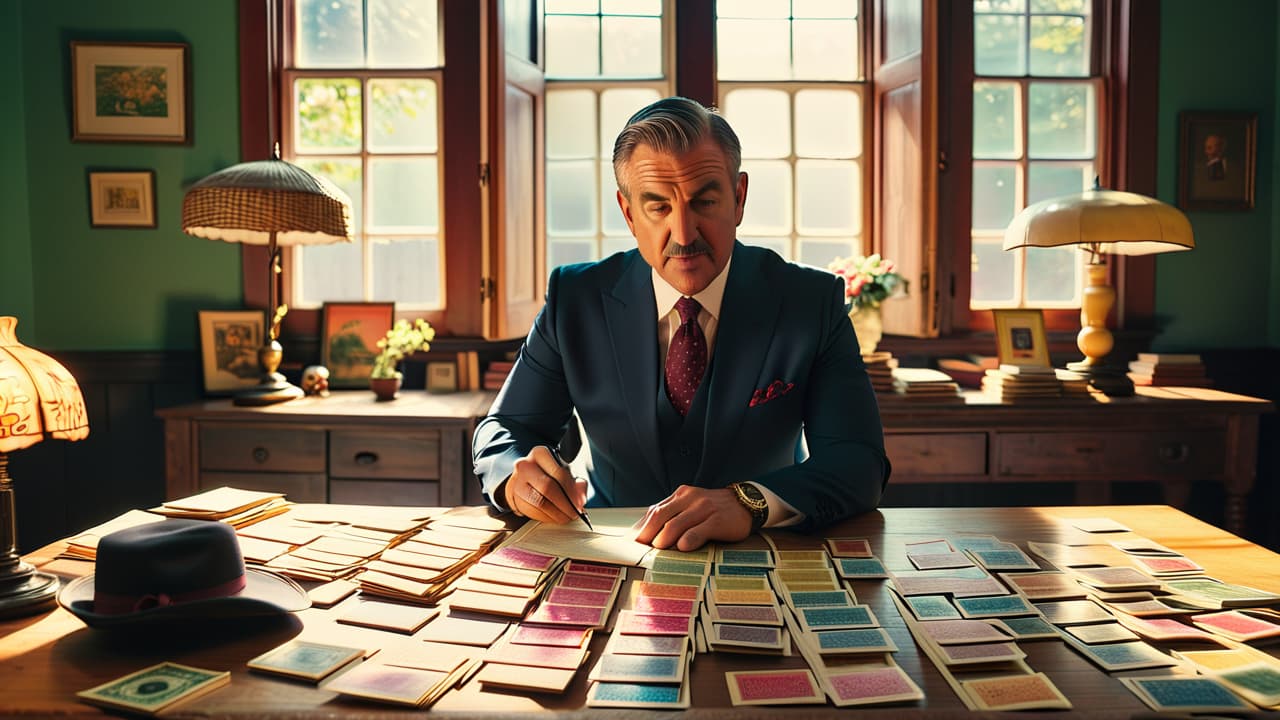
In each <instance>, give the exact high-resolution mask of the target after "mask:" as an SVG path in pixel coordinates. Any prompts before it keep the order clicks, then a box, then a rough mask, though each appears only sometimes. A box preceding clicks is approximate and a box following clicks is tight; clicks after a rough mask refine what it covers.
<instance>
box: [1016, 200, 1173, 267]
mask: <svg viewBox="0 0 1280 720" xmlns="http://www.w3.org/2000/svg"><path fill="white" fill-rule="evenodd" d="M1062 245H1087V246H1089V248H1090V249H1091V250H1093V251H1094V252H1097V253H1105V254H1110V255H1150V254H1152V253H1162V252H1172V251H1177V250H1191V249H1192V248H1194V247H1195V246H1196V243H1195V239H1194V236H1193V235H1192V233H1191V223H1190V222H1189V221H1188V220H1187V216H1186V215H1183V214H1182V211H1180V210H1178V209H1177V208H1175V207H1173V206H1171V205H1166V204H1165V203H1162V202H1160V201H1159V200H1156V199H1155V198H1150V197H1147V196H1146V195H1138V194H1137V193H1130V192H1121V191H1118V190H1104V189H1101V188H1094V189H1093V190H1086V191H1085V192H1082V193H1079V194H1076V195H1065V196H1063V197H1056V198H1050V199H1048V200H1041V201H1040V202H1038V203H1035V204H1033V205H1028V206H1027V207H1026V208H1025V209H1024V210H1023V211H1022V212H1020V213H1018V216H1017V217H1015V218H1014V219H1013V222H1012V223H1010V224H1009V227H1008V228H1007V229H1006V230H1005V232H1004V249H1005V250H1013V249H1014V248H1020V247H1059V246H1062Z"/></svg>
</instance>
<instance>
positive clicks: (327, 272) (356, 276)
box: [294, 237, 364, 306]
mask: <svg viewBox="0 0 1280 720" xmlns="http://www.w3.org/2000/svg"><path fill="white" fill-rule="evenodd" d="M360 244H361V243H360V238H358V237H357V238H356V239H355V242H351V243H334V244H332V245H307V246H304V247H298V248H295V249H294V251H295V252H297V253H299V257H298V265H299V266H300V272H299V273H298V277H297V279H296V280H295V281H294V296H295V297H296V298H297V300H296V301H295V302H294V304H295V305H313V306H319V305H321V304H323V303H324V302H325V301H362V300H364V289H363V287H362V280H361V278H362V276H363V273H362V272H361V269H362V268H363V267H364V258H363V254H362V252H361V250H360Z"/></svg>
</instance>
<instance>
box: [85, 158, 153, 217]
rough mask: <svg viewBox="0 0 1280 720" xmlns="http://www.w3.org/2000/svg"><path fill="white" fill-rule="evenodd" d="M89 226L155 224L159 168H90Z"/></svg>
mask: <svg viewBox="0 0 1280 720" xmlns="http://www.w3.org/2000/svg"><path fill="white" fill-rule="evenodd" d="M89 226H90V227H95V228H113V227H115V228H153V227H155V226H156V173H155V171H154V170H131V171H121V172H96V171H90V172H89Z"/></svg>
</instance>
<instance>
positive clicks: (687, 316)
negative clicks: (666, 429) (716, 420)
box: [667, 297, 707, 417]
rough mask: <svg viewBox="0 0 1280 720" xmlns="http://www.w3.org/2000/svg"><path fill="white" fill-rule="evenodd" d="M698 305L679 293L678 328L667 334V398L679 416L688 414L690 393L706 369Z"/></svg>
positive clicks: (695, 389) (690, 401)
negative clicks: (674, 332)
mask: <svg viewBox="0 0 1280 720" xmlns="http://www.w3.org/2000/svg"><path fill="white" fill-rule="evenodd" d="M701 309H702V306H701V305H699V304H698V301H697V300H694V299H693V298H687V297H682V298H680V299H679V300H677V301H676V312H678V313H680V329H678V330H676V334H675V337H673V338H671V346H670V347H669V348H667V398H668V399H670V400H671V406H672V407H674V408H675V409H676V412H678V413H680V416H681V417H684V416H685V415H687V414H689V406H690V405H692V404H693V395H694V393H696V392H698V384H699V383H701V382H702V375H703V374H704V373H706V371H707V336H706V335H703V334H702V327H701V326H699V325H698V311H699V310H701Z"/></svg>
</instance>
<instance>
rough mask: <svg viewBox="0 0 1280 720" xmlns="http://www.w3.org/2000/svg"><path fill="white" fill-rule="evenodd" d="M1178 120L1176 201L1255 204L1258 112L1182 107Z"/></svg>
mask: <svg viewBox="0 0 1280 720" xmlns="http://www.w3.org/2000/svg"><path fill="white" fill-rule="evenodd" d="M1178 126H1179V132H1178V137H1179V143H1178V206H1179V207H1181V208H1182V209H1183V210H1251V209H1253V193H1254V180H1255V178H1256V176H1257V163H1258V114H1257V113H1244V112H1236V113H1225V112H1184V113H1181V114H1180V115H1179V116H1178Z"/></svg>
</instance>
